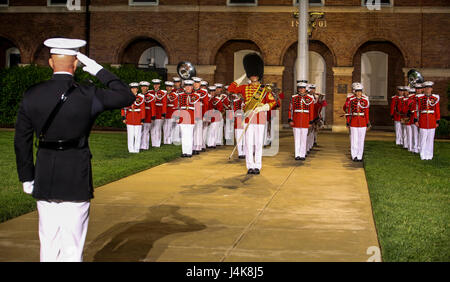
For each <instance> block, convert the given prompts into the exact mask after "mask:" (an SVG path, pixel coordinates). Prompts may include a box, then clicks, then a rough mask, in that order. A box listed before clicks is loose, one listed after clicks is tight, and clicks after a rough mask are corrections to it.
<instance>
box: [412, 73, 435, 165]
mask: <svg viewBox="0 0 450 282" xmlns="http://www.w3.org/2000/svg"><path fill="white" fill-rule="evenodd" d="M433 85H434V83H433V82H432V81H425V82H424V83H423V86H424V87H425V94H419V95H417V103H418V106H419V107H418V112H417V113H416V114H418V115H419V116H418V117H417V116H416V119H415V122H416V125H417V126H418V127H419V135H420V138H419V139H420V159H422V160H431V159H433V146H434V134H435V131H436V128H437V127H438V126H439V120H440V118H441V112H440V108H439V95H437V94H432V91H433Z"/></svg>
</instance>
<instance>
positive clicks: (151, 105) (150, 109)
mask: <svg viewBox="0 0 450 282" xmlns="http://www.w3.org/2000/svg"><path fill="white" fill-rule="evenodd" d="M139 86H140V87H141V94H142V95H144V97H145V99H144V104H145V120H144V124H143V125H142V136H141V149H142V150H148V148H149V146H150V128H151V124H152V120H154V119H155V95H153V94H152V93H150V91H149V90H148V88H149V86H150V82H148V81H141V82H139Z"/></svg>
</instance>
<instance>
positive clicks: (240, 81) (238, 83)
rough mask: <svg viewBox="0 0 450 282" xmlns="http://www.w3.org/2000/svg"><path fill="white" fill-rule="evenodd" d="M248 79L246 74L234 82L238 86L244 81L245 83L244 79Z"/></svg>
mask: <svg viewBox="0 0 450 282" xmlns="http://www.w3.org/2000/svg"><path fill="white" fill-rule="evenodd" d="M246 77H247V75H246V74H245V73H244V74H243V75H242V76H241V77H239V78H238V79H236V80H235V81H234V82H236V83H237V85H240V84H241V83H242V81H244V79H245V78H246Z"/></svg>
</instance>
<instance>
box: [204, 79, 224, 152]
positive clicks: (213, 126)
mask: <svg viewBox="0 0 450 282" xmlns="http://www.w3.org/2000/svg"><path fill="white" fill-rule="evenodd" d="M208 90H209V96H208V100H209V105H208V111H207V113H206V115H205V116H204V119H205V120H206V121H207V122H208V133H207V138H206V148H216V138H217V128H218V124H219V119H220V118H221V114H220V111H217V109H216V106H217V104H218V103H219V102H220V99H216V86H214V85H211V86H209V87H208ZM213 113H216V114H213Z"/></svg>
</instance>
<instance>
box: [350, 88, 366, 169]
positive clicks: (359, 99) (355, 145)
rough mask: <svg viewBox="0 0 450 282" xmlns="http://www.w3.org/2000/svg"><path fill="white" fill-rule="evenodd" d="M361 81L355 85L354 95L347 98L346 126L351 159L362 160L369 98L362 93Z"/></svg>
mask: <svg viewBox="0 0 450 282" xmlns="http://www.w3.org/2000/svg"><path fill="white" fill-rule="evenodd" d="M362 90H363V86H362V84H361V83H358V84H356V85H355V95H354V97H352V98H350V100H349V105H348V107H349V115H348V116H347V126H350V132H351V133H350V142H351V155H352V159H353V161H355V162H356V161H359V162H362V158H363V153H364V138H365V136H366V130H367V127H370V121H369V105H370V104H369V98H368V97H367V96H365V95H363V94H362Z"/></svg>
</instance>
